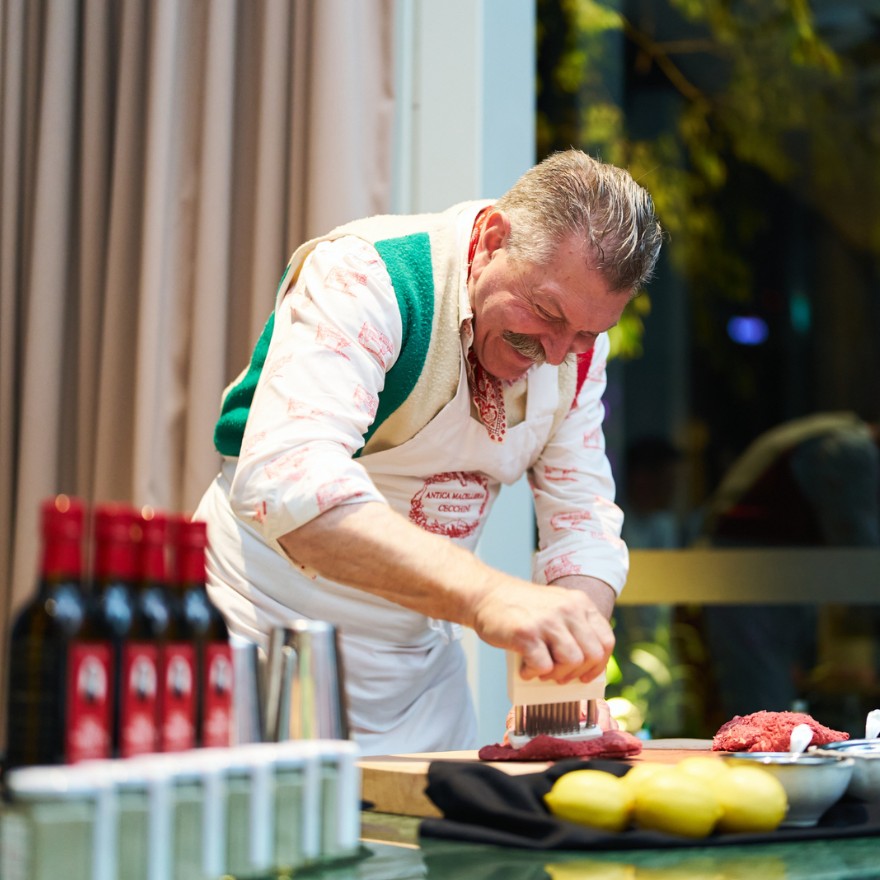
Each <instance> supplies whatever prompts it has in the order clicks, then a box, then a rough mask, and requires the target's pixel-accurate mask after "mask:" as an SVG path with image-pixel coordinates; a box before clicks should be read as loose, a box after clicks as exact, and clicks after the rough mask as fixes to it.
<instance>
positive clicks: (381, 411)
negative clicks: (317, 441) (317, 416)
mask: <svg viewBox="0 0 880 880" xmlns="http://www.w3.org/2000/svg"><path fill="white" fill-rule="evenodd" d="M376 250H377V251H378V252H379V256H380V257H381V258H382V261H383V262H384V263H385V268H386V269H387V270H388V275H389V276H390V278H391V285H392V287H393V288H394V295H395V296H396V297H397V305H398V307H399V309H400V321H401V324H402V326H403V339H402V341H401V346H400V354H399V355H398V357H397V360H396V361H395V362H394V366H393V367H391V369H390V370H389V371H388V372H387V374H386V375H385V387H384V388H383V389H382V393H381V394H380V395H379V408H378V409H377V411H376V418H375V419H373V424H372V425H370V427H369V428H368V429H367V433H366V434H364V444H366V443H367V441H368V440H369V439H370V437H372V436H373V434H374V433H375V431H376V429H377V428H378V427H379V426H380V425H381V424H382V422H384V421H385V419H387V418H388V416H390V415H391V413H393V412H394V411H395V410H396V409H397V408H398V407H399V406H400V405H401V404H402V403H403V402H404V400H406V398H407V397H409V395H410V394H411V393H412V390H413V388H415V386H416V382H418V381H419V376H421V374H422V367H424V365H425V358H426V356H427V354H428V346H429V344H430V342H431V327H432V326H433V323H434V271H433V268H432V266H431V240H430V238H429V237H428V234H427V233H426V232H420V233H416V234H414V235H406V236H403V237H402V238H388V239H385V240H384V241H377V242H376ZM362 450H363V447H361V449H359V450H358V451H357V452H356V453H355V457H357V456H359V455H360V453H361V451H362Z"/></svg>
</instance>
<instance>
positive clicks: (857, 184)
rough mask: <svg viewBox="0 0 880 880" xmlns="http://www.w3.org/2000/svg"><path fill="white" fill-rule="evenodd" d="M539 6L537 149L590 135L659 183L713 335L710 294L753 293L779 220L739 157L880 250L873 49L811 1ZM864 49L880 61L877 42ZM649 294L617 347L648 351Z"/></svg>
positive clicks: (589, 140) (679, 262)
mask: <svg viewBox="0 0 880 880" xmlns="http://www.w3.org/2000/svg"><path fill="white" fill-rule="evenodd" d="M624 8H625V9H626V10H627V11H629V10H630V9H632V10H633V13H632V18H628V17H627V16H626V15H625V14H624V13H623V11H622V10H623V9H624ZM636 16H637V18H636ZM538 20H539V22H540V23H541V24H540V29H539V51H538V60H539V72H538V94H539V100H538V106H539V113H538V127H537V132H538V148H539V152H540V154H541V155H546V154H548V153H550V152H552V151H553V150H557V149H565V148H567V147H569V146H572V145H574V146H579V147H580V148H582V149H584V150H586V151H588V152H590V153H592V154H594V155H599V156H601V157H602V158H603V159H604V160H606V161H610V162H614V163H616V164H620V165H623V166H625V167H627V168H628V169H629V170H630V171H631V173H632V174H633V176H634V177H635V178H636V179H637V180H639V181H640V182H641V183H643V184H644V185H645V186H646V187H647V188H648V190H649V191H650V192H651V194H652V195H653V197H654V201H655V203H656V206H657V210H658V214H659V216H660V219H661V222H662V224H663V225H664V227H665V229H666V231H667V233H668V238H667V244H666V246H665V250H666V254H667V259H668V260H669V261H670V265H671V266H672V268H673V270H674V271H675V272H676V273H677V274H678V275H679V276H680V277H681V278H682V279H683V281H684V283H685V284H686V285H687V287H688V289H689V290H690V292H691V295H692V298H693V300H694V302H695V305H696V306H697V309H696V315H695V322H696V325H697V326H696V327H695V331H696V332H697V333H701V332H705V333H706V334H708V335H707V336H706V337H704V341H705V342H708V344H711V337H712V334H714V333H717V332H718V330H717V327H715V326H714V324H715V323H717V322H713V319H712V311H711V309H710V308H709V306H710V304H711V303H718V302H730V303H739V304H743V303H748V302H750V300H751V297H752V291H753V287H754V282H753V278H752V271H751V268H750V265H749V263H748V261H747V260H746V258H745V257H744V256H743V253H744V252H745V251H746V249H747V248H748V247H750V246H751V245H752V244H753V243H754V242H756V241H758V240H759V239H760V237H761V236H765V235H767V234H768V233H772V230H768V228H767V221H766V219H765V218H764V216H763V215H762V212H761V206H760V204H755V199H752V200H751V201H749V199H748V198H747V197H746V196H745V195H742V196H738V194H737V193H736V192H735V191H734V192H733V193H731V189H733V190H735V189H736V188H735V187H731V186H730V174H731V168H732V163H734V162H735V163H737V165H738V167H742V166H745V167H750V168H753V169H755V170H756V172H758V173H760V174H763V175H765V176H766V178H768V179H769V180H770V181H773V182H774V184H775V185H778V186H781V187H785V188H787V189H788V190H789V191H790V192H791V193H792V194H793V195H794V196H795V198H796V199H797V200H798V201H799V202H801V204H802V205H803V207H804V209H805V210H811V211H814V212H817V213H819V214H821V216H823V217H824V218H825V220H826V221H827V222H828V223H829V224H831V226H832V227H834V228H836V229H837V230H838V231H839V232H840V233H842V234H843V236H844V238H845V239H846V240H848V241H850V242H851V243H853V244H855V245H856V246H857V247H860V248H864V249H866V250H869V251H872V252H874V253H880V228H878V227H880V224H878V223H877V220H876V213H877V212H876V198H871V197H870V196H871V195H874V196H876V195H877V194H878V191H880V162H878V161H877V156H878V155H880V112H878V111H877V109H876V105H877V102H876V101H866V89H868V88H870V87H871V86H870V83H869V80H870V78H869V77H864V76H861V75H860V70H861V67H864V66H865V59H864V58H862V57H859V56H855V57H851V56H850V55H843V54H840V52H839V51H835V49H834V48H832V46H831V45H829V43H828V42H827V40H826V39H825V38H823V35H822V34H821V33H820V32H819V30H818V29H817V26H816V20H815V16H814V12H813V8H812V4H811V3H810V2H809V0H739V2H730V0H665V2H661V0H656V2H651V0H642V2H633V3H632V4H624V3H623V2H621V0H617V2H613V0H538ZM872 45H873V44H872ZM627 46H628V50H627V51H625V50H626V49H627ZM860 51H862V52H869V53H873V54H872V55H871V57H870V59H869V60H870V61H871V62H875V61H876V62H880V47H877V46H876V45H873V48H871V46H869V47H868V48H866V49H862V50H860ZM851 54H853V53H851ZM625 64H626V65H627V66H626V68H625V67H624V65H625ZM860 65H861V67H860ZM878 69H880V67H878ZM639 77H643V78H645V79H646V80H647V81H649V82H650V83H651V84H652V92H651V93H652V94H654V93H655V92H656V94H657V96H658V102H659V101H662V106H661V105H660V104H658V106H657V109H656V112H655V115H656V118H655V120H654V124H653V126H651V127H649V126H647V125H646V124H644V123H642V125H641V128H640V129H639V130H638V131H636V130H630V128H631V126H630V125H629V123H628V118H629V117H628V109H629V108H628V107H627V104H626V101H627V95H628V93H627V88H626V85H627V83H628V82H631V81H633V80H635V79H637V78H639ZM655 87H656V88H655ZM643 113H644V111H643ZM841 144H845V145H846V150H847V153H846V161H845V162H842V161H841ZM721 201H723V202H724V205H725V208H726V210H725V211H723V212H722V211H720V210H719V203H720V202H721ZM731 201H733V204H731ZM701 304H702V314H701V313H700V307H701ZM649 308H650V302H649V300H648V299H647V298H646V297H644V296H640V297H638V298H637V299H636V300H634V301H633V305H632V308H630V309H628V310H627V313H626V314H625V316H624V320H623V321H621V325H620V327H619V328H617V330H616V331H615V334H614V336H615V339H614V347H613V350H612V353H613V354H615V355H617V356H619V357H637V356H638V355H639V354H640V353H641V343H640V338H641V332H642V328H643V320H644V317H645V315H646V314H647V310H649Z"/></svg>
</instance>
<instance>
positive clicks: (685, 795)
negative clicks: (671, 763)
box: [633, 767, 721, 837]
mask: <svg viewBox="0 0 880 880" xmlns="http://www.w3.org/2000/svg"><path fill="white" fill-rule="evenodd" d="M635 795H636V797H635V804H634V806H633V817H634V818H635V821H636V824H637V825H639V826H640V827H641V828H648V829H651V830H653V831H666V832H668V833H670V834H681V835H684V836H686V837H706V836H708V835H709V834H711V833H712V830H713V829H714V828H715V823H716V822H717V821H718V820H719V819H720V818H721V806H720V805H719V803H718V799H717V798H716V796H715V793H714V792H713V791H712V787H711V786H710V784H709V783H708V782H706V781H705V780H703V779H699V778H697V777H696V776H691V775H689V774H687V773H682V772H681V771H680V770H678V769H676V768H674V767H670V768H669V769H666V770H664V771H663V772H662V773H654V774H652V775H650V776H648V777H647V778H646V779H644V780H642V781H641V783H639V785H638V786H637V787H636V791H635Z"/></svg>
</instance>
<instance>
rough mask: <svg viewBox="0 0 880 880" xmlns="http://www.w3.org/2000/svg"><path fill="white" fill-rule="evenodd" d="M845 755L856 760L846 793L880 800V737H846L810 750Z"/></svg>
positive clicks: (860, 797) (867, 799) (823, 753)
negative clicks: (840, 740)
mask: <svg viewBox="0 0 880 880" xmlns="http://www.w3.org/2000/svg"><path fill="white" fill-rule="evenodd" d="M813 752H815V753H817V754H820V755H827V754H829V753H830V754H833V755H837V756H839V755H843V756H845V757H847V758H852V759H853V760H854V761H855V766H854V767H853V774H852V779H851V780H850V782H849V787H848V788H847V790H846V793H847V794H849V795H852V796H853V797H854V798H858V799H859V800H861V801H877V800H880V739H846V740H843V741H842V742H833V743H828V745H824V746H822V747H821V748H819V749H814V750H812V751H811V752H810V754H812V753H813Z"/></svg>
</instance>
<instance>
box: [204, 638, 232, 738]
mask: <svg viewBox="0 0 880 880" xmlns="http://www.w3.org/2000/svg"><path fill="white" fill-rule="evenodd" d="M233 687H234V682H233V680H232V648H230V646H229V645H228V644H222V643H217V642H214V643H210V644H207V645H205V680H204V681H203V682H202V698H203V701H204V702H203V704H202V705H203V706H204V710H205V712H204V715H203V716H202V745H203V746H206V747H216V746H228V745H230V744H231V737H232V688H233Z"/></svg>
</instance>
